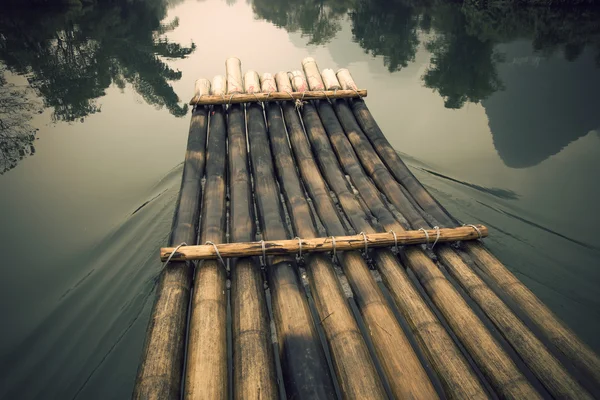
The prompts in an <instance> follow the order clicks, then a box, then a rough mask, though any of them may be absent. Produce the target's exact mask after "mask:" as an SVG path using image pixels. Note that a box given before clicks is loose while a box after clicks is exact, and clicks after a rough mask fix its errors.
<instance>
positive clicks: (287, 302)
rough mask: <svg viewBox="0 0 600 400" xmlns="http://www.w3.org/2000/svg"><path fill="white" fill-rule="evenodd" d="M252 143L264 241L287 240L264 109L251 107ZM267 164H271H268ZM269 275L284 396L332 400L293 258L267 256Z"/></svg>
mask: <svg viewBox="0 0 600 400" xmlns="http://www.w3.org/2000/svg"><path fill="white" fill-rule="evenodd" d="M246 116H247V127H248V140H249V143H250V159H251V165H252V175H253V178H254V191H255V196H256V206H257V209H258V212H259V220H260V225H261V229H262V234H263V238H264V239H269V238H277V239H279V238H287V237H289V235H288V232H287V229H286V226H285V223H284V220H283V215H284V214H283V209H282V206H281V202H280V198H279V191H278V189H277V185H276V182H275V180H274V177H273V166H272V163H271V159H270V157H269V158H267V157H266V156H265V154H268V150H269V142H268V139H267V132H266V126H265V120H264V115H263V109H262V107H261V106H260V105H259V104H256V103H252V104H249V105H248V106H247V109H246ZM267 161H268V162H267ZM267 261H268V267H267V275H268V278H269V287H270V289H271V292H272V293H271V296H272V297H271V298H272V302H273V315H274V318H275V324H276V327H277V336H278V342H279V350H280V351H279V353H280V356H281V367H282V370H283V375H284V382H285V388H286V392H287V394H288V396H289V397H293V398H299V399H308V398H310V399H329V398H331V397H333V396H334V389H333V383H332V379H331V376H330V374H329V368H328V366H327V362H326V360H325V355H324V353H323V349H322V347H321V345H320V343H319V338H318V335H317V331H316V328H315V326H314V323H313V321H312V317H311V314H310V309H309V306H308V302H307V298H306V296H305V294H304V292H303V289H302V285H301V283H300V279H299V276H298V275H297V267H296V265H295V261H294V259H293V257H290V256H272V257H267Z"/></svg>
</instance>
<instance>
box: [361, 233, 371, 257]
mask: <svg viewBox="0 0 600 400" xmlns="http://www.w3.org/2000/svg"><path fill="white" fill-rule="evenodd" d="M359 235H362V237H363V239H364V240H365V257H366V256H367V252H368V251H369V244H368V241H367V235H366V234H365V233H364V232H361V233H359Z"/></svg>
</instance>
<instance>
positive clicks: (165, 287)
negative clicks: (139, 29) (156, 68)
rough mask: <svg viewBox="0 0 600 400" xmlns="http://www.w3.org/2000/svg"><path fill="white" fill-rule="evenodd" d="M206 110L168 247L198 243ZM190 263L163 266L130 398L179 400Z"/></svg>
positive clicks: (196, 117)
mask: <svg viewBox="0 0 600 400" xmlns="http://www.w3.org/2000/svg"><path fill="white" fill-rule="evenodd" d="M209 88H210V83H209V82H208V81H206V80H200V81H198V82H197V83H196V94H198V95H201V94H203V93H208V90H209ZM207 127H208V110H207V109H206V107H202V106H200V107H196V108H195V109H194V111H193V112H192V118H191V121H190V131H189V136H188V142H187V150H186V153H185V161H184V164H183V175H182V178H181V189H180V191H179V197H178V199H177V203H176V205H175V215H174V216H173V224H172V228H171V237H170V238H169V245H171V246H178V245H179V244H181V243H184V242H185V243H187V244H190V245H191V244H196V243H197V240H198V239H197V238H198V223H199V218H198V217H199V215H200V198H201V190H202V186H201V183H200V182H201V179H202V176H203V175H204V161H205V158H204V152H205V149H206V130H207ZM193 268H194V264H193V263H191V262H173V263H169V264H167V265H165V266H164V268H163V271H162V272H161V274H160V278H159V281H158V286H157V288H156V301H155V302H154V306H153V308H152V313H151V316H150V321H149V322H148V329H147V331H146V340H145V343H144V349H143V350H142V356H141V361H140V366H139V368H138V373H137V377H136V381H135V386H134V389H133V395H132V397H133V398H134V399H179V398H180V397H181V379H182V376H183V363H184V350H185V335H186V325H187V316H188V305H189V301H190V289H191V286H192V276H193V272H194V269H193Z"/></svg>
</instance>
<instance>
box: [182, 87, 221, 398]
mask: <svg viewBox="0 0 600 400" xmlns="http://www.w3.org/2000/svg"><path fill="white" fill-rule="evenodd" d="M221 79H222V78H221ZM218 80H219V79H217V78H215V80H213V88H212V89H213V92H216V93H218V92H220V91H221V90H224V88H217V87H216V85H215V83H216V81H218ZM215 89H216V90H215ZM226 130H227V124H226V119H225V110H224V109H223V107H222V106H214V107H213V108H212V111H211V114H210V124H209V136H208V145H207V146H208V147H207V151H206V182H205V184H204V198H203V204H202V220H201V229H200V238H201V242H202V243H205V242H207V241H211V242H213V243H222V242H224V241H225V229H226V199H225V196H226V192H227V154H226V148H227V147H226V142H227V131H226ZM190 312H191V316H190V322H189V324H190V326H189V334H188V351H187V363H186V367H187V368H186V372H185V388H184V398H186V399H197V398H210V399H223V400H224V399H227V389H228V388H227V386H228V378H227V376H228V372H227V270H226V266H225V265H222V264H221V263H220V262H219V261H217V260H205V261H204V262H201V263H200V264H199V265H198V267H197V268H196V272H195V277H194V291H193V294H192V301H191V310H190Z"/></svg>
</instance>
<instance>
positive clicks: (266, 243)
mask: <svg viewBox="0 0 600 400" xmlns="http://www.w3.org/2000/svg"><path fill="white" fill-rule="evenodd" d="M225 65H226V77H223V76H217V77H215V78H214V79H213V81H212V84H211V83H210V82H209V81H207V80H205V79H200V80H198V81H197V82H196V88H195V95H194V97H193V99H192V100H191V102H190V104H192V105H194V110H193V114H192V117H191V123H190V131H189V138H188V144H187V152H186V156H185V163H184V169H183V178H182V184H181V191H180V196H179V199H178V201H177V205H176V211H175V216H174V219H173V229H172V233H171V237H170V239H169V247H166V248H164V249H161V254H160V256H161V259H162V261H165V262H166V264H165V265H164V270H163V271H162V273H161V275H160V279H159V284H158V287H157V297H156V302H155V304H154V307H153V310H152V315H151V319H150V323H149V326H148V330H147V336H146V342H145V346H144V349H143V354H142V359H141V363H140V366H139V369H138V374H137V379H136V383H135V388H134V392H133V398H135V399H179V398H182V397H183V398H186V399H227V398H229V397H230V396H231V397H233V398H236V399H245V398H248V399H275V398H280V397H287V398H295V399H330V398H344V399H384V398H415V399H417V398H418V399H435V398H456V399H458V398H477V399H483V398H497V397H499V398H510V399H536V398H561V399H562V398H565V399H591V398H594V397H598V396H599V395H600V358H599V357H598V356H597V355H596V354H595V353H594V352H593V351H592V350H591V349H590V348H589V347H588V346H587V345H586V344H584V343H583V342H582V341H581V340H580V339H579V338H578V337H577V336H576V335H575V334H574V333H573V332H572V331H571V330H570V329H569V328H568V327H566V325H564V324H563V323H562V322H561V321H560V320H559V319H558V318H557V317H556V316H555V315H554V314H553V313H552V312H551V311H550V310H549V308H548V307H547V306H545V305H544V304H543V303H542V302H541V301H540V300H539V299H538V298H537V297H536V296H535V295H534V294H533V293H532V292H531V291H530V290H529V289H527V287H525V286H524V285H523V284H522V283H521V282H519V280H518V279H517V278H516V277H515V276H514V275H513V274H512V273H511V272H510V271H509V270H508V269H507V268H506V267H505V266H504V265H503V264H502V263H501V262H500V261H499V260H498V259H497V258H496V257H494V256H493V255H492V254H491V253H490V252H489V251H488V250H487V249H486V248H485V247H484V245H483V244H482V242H481V239H482V238H483V237H485V236H487V234H488V232H487V228H486V227H485V226H482V225H462V224H460V223H459V222H458V221H456V220H455V219H454V218H453V217H452V216H451V215H450V214H449V213H448V212H447V211H446V210H445V209H444V208H443V207H442V206H441V205H440V204H439V203H438V202H437V201H436V200H435V199H434V198H433V197H432V196H431V195H430V194H429V193H428V192H427V190H426V189H425V188H424V187H423V186H422V185H421V183H420V182H419V181H418V180H417V179H416V178H415V177H414V175H413V174H412V173H411V172H410V171H409V170H408V168H407V167H406V165H405V164H404V163H403V161H402V160H401V159H400V158H399V156H398V154H397V153H396V151H395V150H394V149H393V148H392V147H391V145H390V143H389V142H388V141H387V139H386V138H385V136H384V134H383V132H382V131H381V129H380V128H379V127H378V125H377V123H376V122H375V120H374V119H373V116H372V115H371V113H370V111H369V109H368V108H367V105H366V104H365V101H364V100H363V97H366V96H367V91H366V90H361V89H359V88H358V87H357V86H356V85H355V83H354V81H353V79H352V77H351V75H350V73H349V71H348V70H346V69H341V70H339V71H338V72H337V73H334V72H333V71H332V70H330V69H325V70H323V71H320V70H319V68H318V67H317V64H316V62H315V61H314V60H313V59H312V58H306V59H304V60H303V61H302V69H303V71H293V72H289V73H287V72H279V73H277V74H276V75H275V76H272V75H271V74H268V73H265V74H263V75H262V76H261V77H260V78H259V76H258V74H257V73H256V72H254V71H248V72H247V73H246V74H245V75H244V76H243V78H242V71H241V63H240V61H239V60H238V59H236V58H231V59H228V60H227V61H226V63H225ZM203 181H204V184H203V183H202V182H203ZM258 238H260V240H258Z"/></svg>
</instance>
